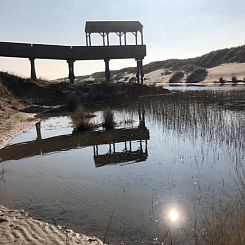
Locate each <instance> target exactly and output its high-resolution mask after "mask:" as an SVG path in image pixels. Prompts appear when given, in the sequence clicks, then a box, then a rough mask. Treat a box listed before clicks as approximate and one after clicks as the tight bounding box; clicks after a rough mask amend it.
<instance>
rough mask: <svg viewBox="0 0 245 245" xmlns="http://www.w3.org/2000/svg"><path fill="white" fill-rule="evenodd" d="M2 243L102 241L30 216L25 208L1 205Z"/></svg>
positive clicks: (89, 243) (93, 243)
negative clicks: (16, 208)
mask: <svg viewBox="0 0 245 245" xmlns="http://www.w3.org/2000/svg"><path fill="white" fill-rule="evenodd" d="M0 244H1V245H2V244H4V245H9V244H37V245H39V244H40V245H41V244H69V245H73V244H84V245H102V244H103V243H102V241H100V240H99V239H97V238H95V237H89V236H85V235H82V234H78V233H75V232H73V231H72V230H69V229H66V228H63V227H60V226H54V225H51V224H48V223H45V222H42V221H38V220H35V219H32V218H31V217H29V215H28V213H26V212H25V211H23V210H9V209H7V208H6V207H4V206H0Z"/></svg>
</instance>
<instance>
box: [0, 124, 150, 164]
mask: <svg viewBox="0 0 245 245" xmlns="http://www.w3.org/2000/svg"><path fill="white" fill-rule="evenodd" d="M36 130H37V139H36V140H34V141H29V142H24V143H19V144H15V145H11V146H7V147H5V148H4V149H1V150H0V159H1V160H2V162H4V161H9V160H19V159H22V158H27V157H33V156H38V155H43V154H49V153H54V152H59V151H67V150H70V149H75V148H79V147H87V146H94V147H95V148H96V147H98V145H102V144H114V145H115V144H116V143H119V142H132V141H141V140H148V139H149V130H148V129H147V128H146V127H145V126H144V125H141V126H139V127H137V128H129V129H125V128H123V129H114V130H108V131H92V132H83V133H82V132H81V133H73V134H69V135H61V136H56V137H51V138H48V139H42V137H41V130H40V124H37V125H36ZM130 144H131V143H130ZM128 152H129V153H130V150H129V151H128ZM142 152H143V151H142ZM138 153H139V152H138ZM138 153H137V154H138ZM130 154H131V157H130V158H129V159H132V158H133V154H132V152H131V153H130ZM130 154H129V155H130ZM144 154H147V153H144ZM134 158H136V155H134ZM121 159H123V158H121ZM137 159H138V157H137ZM137 159H135V160H137ZM133 160H134V159H133ZM108 161H109V160H108ZM129 161H131V160H129ZM114 162H115V161H114Z"/></svg>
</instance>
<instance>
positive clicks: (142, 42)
mask: <svg viewBox="0 0 245 245" xmlns="http://www.w3.org/2000/svg"><path fill="white" fill-rule="evenodd" d="M140 33H141V45H143V44H144V38H143V29H142V30H141V31H140Z"/></svg>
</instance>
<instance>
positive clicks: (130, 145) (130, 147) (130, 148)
mask: <svg viewBox="0 0 245 245" xmlns="http://www.w3.org/2000/svg"><path fill="white" fill-rule="evenodd" d="M129 151H130V152H132V141H131V140H130V141H129Z"/></svg>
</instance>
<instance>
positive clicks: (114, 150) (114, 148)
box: [113, 143, 116, 153]
mask: <svg viewBox="0 0 245 245" xmlns="http://www.w3.org/2000/svg"><path fill="white" fill-rule="evenodd" d="M115 152H116V145H115V143H113V153H115Z"/></svg>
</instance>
